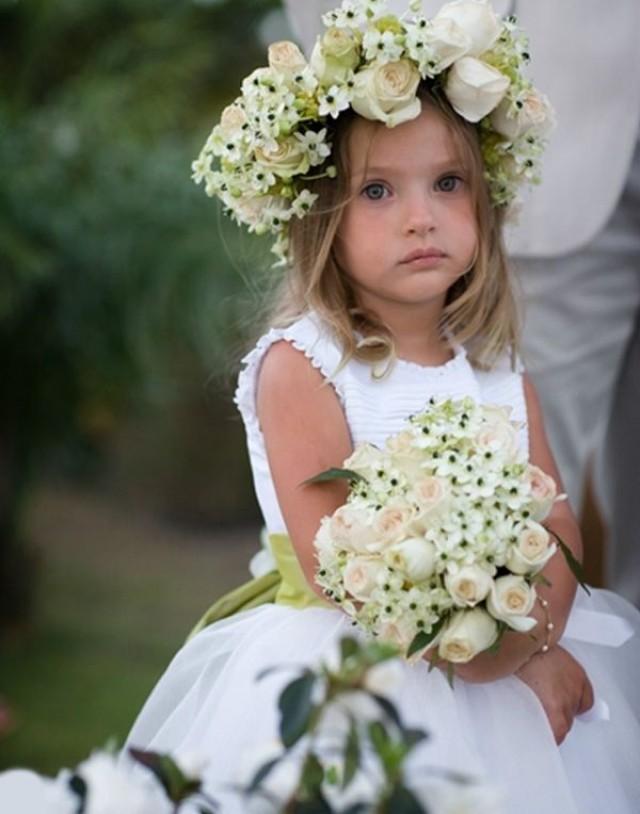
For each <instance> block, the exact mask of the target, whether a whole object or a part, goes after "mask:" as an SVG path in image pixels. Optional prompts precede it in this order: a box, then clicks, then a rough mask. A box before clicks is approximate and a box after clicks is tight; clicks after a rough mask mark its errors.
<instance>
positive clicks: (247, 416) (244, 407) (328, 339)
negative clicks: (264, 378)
mask: <svg viewBox="0 0 640 814" xmlns="http://www.w3.org/2000/svg"><path fill="white" fill-rule="evenodd" d="M282 340H285V341H287V342H290V343H291V344H292V345H293V347H294V348H296V350H299V351H302V353H304V355H305V356H306V357H307V359H308V360H309V361H310V362H311V364H312V365H313V367H314V368H316V369H317V370H319V371H320V373H322V375H323V377H324V378H325V379H327V381H329V382H330V383H331V384H332V385H333V387H334V389H335V391H336V393H337V396H338V398H339V399H340V402H341V403H343V404H344V390H343V387H342V382H341V379H342V377H341V376H340V372H339V367H340V361H341V357H342V353H341V351H340V348H339V347H338V346H337V344H336V342H335V340H334V339H333V337H332V336H331V334H330V333H329V332H328V330H327V328H325V327H324V326H323V325H322V323H321V322H320V320H319V318H318V317H317V316H315V315H312V314H305V315H304V316H303V317H301V318H300V319H298V320H296V322H294V323H292V324H291V325H289V326H288V327H286V328H272V329H271V330H270V331H268V332H267V333H266V334H264V335H263V336H262V337H260V339H259V340H258V342H257V343H256V345H255V347H254V348H253V350H252V351H251V352H250V353H248V354H247V355H246V356H245V357H244V359H243V360H242V364H243V368H242V370H241V372H240V375H239V376H238V386H237V388H236V392H235V398H234V401H235V403H236V405H237V407H238V409H239V410H240V413H241V415H242V418H243V419H244V422H245V425H246V428H247V433H248V434H255V433H258V434H259V433H260V430H259V426H258V418H257V414H256V388H257V383H258V375H259V373H260V367H261V365H262V361H263V359H264V357H265V355H266V353H267V351H268V350H269V348H270V347H271V345H273V344H274V343H276V342H280V341H282Z"/></svg>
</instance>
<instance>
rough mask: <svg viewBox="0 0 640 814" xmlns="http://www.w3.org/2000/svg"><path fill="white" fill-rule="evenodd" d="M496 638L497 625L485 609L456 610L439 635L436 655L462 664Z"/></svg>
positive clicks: (487, 646) (489, 645) (488, 645)
mask: <svg viewBox="0 0 640 814" xmlns="http://www.w3.org/2000/svg"><path fill="white" fill-rule="evenodd" d="M497 638H498V625H497V623H496V621H495V619H492V618H491V616H489V614H488V613H487V612H486V611H484V610H482V609H481V608H473V610H461V611H457V612H456V613H454V614H453V616H452V617H451V619H450V620H449V622H448V623H447V625H446V627H445V629H444V632H443V633H442V636H441V637H440V643H439V645H438V655H439V656H440V658H442V659H444V660H445V661H451V662H454V663H457V664H463V663H465V662H467V661H471V659H472V658H473V657H474V656H477V655H478V653H481V652H482V651H483V650H486V649H487V648H489V647H491V645H492V644H493V643H494V642H495V640H496V639H497Z"/></svg>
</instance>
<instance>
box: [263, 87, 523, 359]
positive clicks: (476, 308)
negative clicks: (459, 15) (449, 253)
mask: <svg viewBox="0 0 640 814" xmlns="http://www.w3.org/2000/svg"><path fill="white" fill-rule="evenodd" d="M419 95H420V98H421V100H422V102H423V105H424V104H429V105H432V106H434V107H435V108H436V109H437V110H438V111H439V112H440V113H441V115H442V116H443V118H444V120H445V122H446V124H447V126H448V128H449V131H450V133H451V135H452V137H453V139H454V141H455V144H456V147H457V149H458V151H459V156H460V160H461V161H462V163H463V166H464V167H465V169H466V170H467V172H468V173H469V179H470V187H471V193H472V198H473V202H474V213H475V219H476V229H477V234H478V245H477V252H476V257H475V260H474V263H473V265H472V266H471V268H470V269H469V271H468V272H467V273H466V274H465V275H463V276H462V277H460V278H459V279H458V280H457V281H456V282H455V283H454V284H453V285H452V286H451V288H450V289H449V291H448V292H447V298H446V302H445V308H444V310H443V314H442V320H441V321H442V325H441V329H442V330H444V329H445V328H446V331H447V334H448V336H450V337H451V339H453V340H454V341H455V342H457V343H460V344H465V345H466V346H467V351H468V354H469V358H470V360H471V361H472V363H473V364H475V365H476V366H478V367H481V368H488V367H490V366H491V364H492V363H493V362H494V361H495V360H496V359H497V358H498V357H499V356H501V355H503V354H504V353H509V354H510V356H511V362H512V365H513V364H515V358H516V354H517V350H518V347H517V345H518V318H517V312H516V307H515V299H514V296H513V291H512V283H511V277H510V273H509V268H508V265H507V260H506V252H505V248H504V243H503V239H502V224H503V219H504V212H503V211H502V210H500V209H496V208H495V207H493V206H492V205H491V201H490V196H489V188H488V186H487V183H486V180H485V177H484V165H483V161H482V155H481V153H480V146H479V142H478V134H477V132H476V128H475V127H474V125H472V124H469V123H468V122H466V121H464V120H463V119H462V118H460V116H458V115H457V114H456V113H455V112H454V111H453V109H452V108H451V106H450V105H449V103H448V102H447V100H446V98H445V97H444V95H443V94H441V93H438V91H437V90H436V89H433V88H429V89H427V88H426V87H423V88H421V89H420V93H419ZM355 119H356V115H355V114H354V113H353V112H352V111H347V112H346V113H343V114H342V115H341V116H340V117H339V118H338V119H337V121H336V123H335V126H334V132H333V134H332V141H333V153H332V160H333V162H334V164H335V166H336V168H337V171H338V175H337V178H336V179H333V180H332V179H328V178H323V179H318V180H316V181H313V182H311V183H309V187H310V188H311V189H312V190H313V191H314V192H315V193H317V194H318V196H319V198H318V200H317V202H316V204H315V205H314V207H313V209H312V210H311V212H310V213H309V214H307V215H306V217H304V218H303V219H301V220H298V219H295V218H294V219H293V220H292V222H291V223H290V231H289V238H290V262H289V264H288V266H287V268H286V270H285V274H284V276H283V278H282V279H281V280H280V281H279V283H278V285H277V287H276V289H275V291H274V292H273V296H272V298H271V302H270V305H269V307H268V313H267V317H266V321H267V323H268V325H269V326H270V327H273V326H276V327H285V326H287V325H290V324H291V323H292V322H294V321H295V320H296V319H298V318H299V317H300V316H302V315H303V314H305V313H307V312H308V311H310V310H313V311H315V312H317V313H318V315H319V316H320V317H321V319H322V320H323V321H324V322H325V323H327V325H328V326H329V327H330V328H331V329H332V330H333V332H334V334H335V336H336V337H337V339H338V341H339V342H340V344H341V346H342V349H343V357H342V361H341V366H342V365H344V364H346V362H347V361H348V360H349V359H351V358H357V359H360V360H362V361H366V362H370V363H372V364H374V365H375V367H376V369H378V370H379V369H380V363H381V362H386V365H385V368H386V369H387V370H388V369H390V367H391V364H392V362H393V359H394V358H395V351H394V343H393V337H392V335H391V332H390V330H389V328H388V327H387V326H386V325H385V324H384V323H383V322H382V321H381V320H380V319H379V318H378V317H377V316H376V315H375V314H373V313H371V312H368V311H365V310H364V309H362V308H361V307H360V306H359V304H358V301H357V298H356V295H355V292H354V290H353V287H352V286H351V284H350V282H349V280H348V277H347V275H346V274H345V273H344V272H343V270H342V269H341V268H340V265H339V264H338V262H337V260H336V256H335V252H334V242H335V239H336V234H337V231H338V227H339V225H340V221H341V218H342V210H343V209H344V207H345V206H346V204H347V203H348V202H349V200H350V193H349V189H350V178H349V155H348V148H349V134H350V132H351V129H352V126H353V122H354V120H355ZM378 126H380V127H382V126H383V125H382V124H380V125H378ZM372 138H373V136H372ZM355 332H357V333H358V334H360V335H361V336H363V337H364V340H362V339H361V340H358V339H357V337H356V336H355Z"/></svg>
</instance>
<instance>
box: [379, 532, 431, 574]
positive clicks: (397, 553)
mask: <svg viewBox="0 0 640 814" xmlns="http://www.w3.org/2000/svg"><path fill="white" fill-rule="evenodd" d="M436 558H437V552H436V547H435V546H434V544H433V543H431V542H429V541H428V540H425V539H424V537H409V538H408V539H407V540H402V542H400V543H396V544H395V545H392V546H390V547H389V548H387V550H386V551H385V552H384V560H385V562H386V563H387V565H388V566H389V567H391V568H396V569H397V570H398V571H402V572H403V573H404V574H406V576H407V577H408V578H409V579H410V580H411V582H422V580H424V579H428V578H429V577H430V576H431V575H432V574H433V572H434V570H435V566H436Z"/></svg>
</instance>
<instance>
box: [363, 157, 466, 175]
mask: <svg viewBox="0 0 640 814" xmlns="http://www.w3.org/2000/svg"><path fill="white" fill-rule="evenodd" d="M418 169H419V168H417V167H416V165H415V164H413V165H411V166H409V167H398V166H397V165H392V164H388V165H384V164H368V165H364V166H362V167H356V168H355V170H354V171H353V176H354V177H362V176H369V175H389V174H391V175H393V174H395V175H415V174H416V172H417V171H418ZM462 169H464V164H463V162H462V161H461V160H460V159H459V158H455V157H452V158H448V159H446V160H444V161H439V162H437V163H436V164H432V165H431V166H430V167H429V171H430V172H433V173H434V174H438V173H441V172H444V171H449V170H462Z"/></svg>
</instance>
